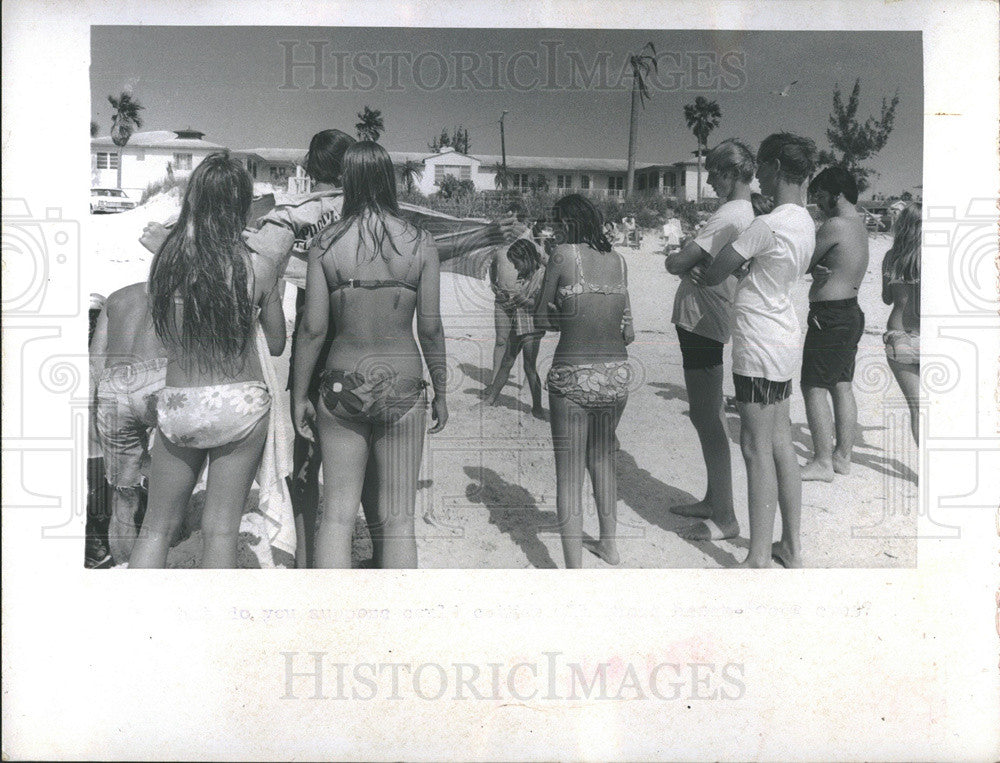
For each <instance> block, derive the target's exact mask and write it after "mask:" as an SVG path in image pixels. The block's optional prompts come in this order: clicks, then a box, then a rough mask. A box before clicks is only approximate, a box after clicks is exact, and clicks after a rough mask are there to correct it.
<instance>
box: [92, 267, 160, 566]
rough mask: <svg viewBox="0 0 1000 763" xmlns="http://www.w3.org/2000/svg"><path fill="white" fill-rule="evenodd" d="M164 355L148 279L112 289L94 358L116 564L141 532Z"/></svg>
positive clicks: (95, 340)
mask: <svg viewBox="0 0 1000 763" xmlns="http://www.w3.org/2000/svg"><path fill="white" fill-rule="evenodd" d="M165 355H166V353H165V352H164V350H163V347H162V345H161V344H160V340H159V339H158V338H157V336H156V332H155V331H154V330H153V321H152V318H151V316H150V313H149V301H148V299H147V297H146V284H145V282H143V283H135V284H132V285H131V286H126V287H124V288H123V289H119V290H118V291H116V292H113V293H112V294H111V296H109V297H108V300H107V302H106V304H105V306H104V309H103V310H102V311H101V314H100V315H99V316H98V318H97V325H96V327H95V328H94V336H93V339H91V342H90V363H91V379H92V380H93V381H92V383H94V384H95V385H96V407H95V409H94V410H95V414H94V415H95V418H96V423H97V437H98V440H99V442H100V444H101V450H103V452H104V463H105V470H106V475H107V480H108V482H109V483H110V484H111V487H112V488H113V489H114V493H113V494H112V496H111V523H110V527H109V528H108V546H109V549H110V551H111V556H112V558H113V559H114V561H115V563H116V564H121V563H122V562H125V561H128V558H129V555H130V554H131V553H132V546H133V545H134V544H135V539H136V535H137V533H138V527H139V520H138V519H137V517H136V515H137V513H138V512H139V511H140V509H141V507H142V505H143V499H144V497H145V495H144V494H145V490H144V488H143V487H142V473H143V469H144V468H145V466H146V462H147V461H148V459H149V431H150V429H152V428H153V427H154V426H156V393H157V392H159V390H160V389H162V388H163V386H164V384H165V381H166V375H167V359H166V357H165Z"/></svg>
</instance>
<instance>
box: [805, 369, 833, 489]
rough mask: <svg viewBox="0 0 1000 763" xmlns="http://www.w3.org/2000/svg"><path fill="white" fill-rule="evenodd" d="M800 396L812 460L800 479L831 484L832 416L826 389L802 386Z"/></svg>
mask: <svg viewBox="0 0 1000 763" xmlns="http://www.w3.org/2000/svg"><path fill="white" fill-rule="evenodd" d="M802 396H803V397H804V398H805V401H806V420H807V421H808V422H809V432H810V434H812V440H813V458H812V461H810V462H809V463H807V464H806V465H805V466H803V467H802V470H801V474H802V479H803V480H805V481H807V482H808V481H810V480H816V481H819V482H833V415H832V414H831V413H830V404H829V403H828V402H827V400H826V396H827V389H826V388H825V387H807V386H805V385H803V386H802Z"/></svg>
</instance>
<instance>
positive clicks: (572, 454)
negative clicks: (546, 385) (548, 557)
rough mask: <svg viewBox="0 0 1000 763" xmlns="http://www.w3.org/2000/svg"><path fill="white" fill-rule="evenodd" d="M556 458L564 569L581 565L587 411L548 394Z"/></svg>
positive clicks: (557, 396)
mask: <svg viewBox="0 0 1000 763" xmlns="http://www.w3.org/2000/svg"><path fill="white" fill-rule="evenodd" d="M549 411H550V412H551V416H550V425H551V427H552V449H553V452H554V453H555V458H556V516H557V517H558V520H559V534H560V536H561V537H562V547H563V556H564V557H565V559H566V567H567V569H573V568H579V567H582V566H583V474H584V470H585V469H586V459H587V457H586V452H587V412H586V411H585V410H584V409H583V408H581V407H580V406H578V405H577V404H576V403H573V402H571V401H570V400H567V399H566V398H565V397H562V396H561V395H552V394H550V395H549Z"/></svg>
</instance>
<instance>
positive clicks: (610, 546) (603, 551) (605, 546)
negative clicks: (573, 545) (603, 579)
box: [583, 538, 621, 567]
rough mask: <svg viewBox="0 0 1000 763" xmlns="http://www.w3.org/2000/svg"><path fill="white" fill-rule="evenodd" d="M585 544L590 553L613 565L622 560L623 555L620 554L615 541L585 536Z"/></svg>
mask: <svg viewBox="0 0 1000 763" xmlns="http://www.w3.org/2000/svg"><path fill="white" fill-rule="evenodd" d="M583 546H584V548H586V549H587V550H588V551H589V552H590V553H592V554H594V555H595V556H597V557H600V558H601V559H603V560H604V561H605V562H607V563H608V564H610V565H611V566H613V567H614V566H617V565H618V563H619V562H620V561H621V557H620V556H619V555H618V549H617V548H616V547H615V544H614V543H607V542H605V541H603V540H590V539H589V538H585V539H584V541H583Z"/></svg>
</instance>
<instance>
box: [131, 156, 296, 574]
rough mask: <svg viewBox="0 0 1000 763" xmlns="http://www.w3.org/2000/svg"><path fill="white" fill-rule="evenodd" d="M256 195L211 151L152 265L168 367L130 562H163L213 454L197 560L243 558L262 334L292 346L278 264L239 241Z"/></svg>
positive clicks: (274, 343)
mask: <svg viewBox="0 0 1000 763" xmlns="http://www.w3.org/2000/svg"><path fill="white" fill-rule="evenodd" d="M252 199H253V182H252V180H251V179H250V176H249V175H248V174H247V172H246V170H244V169H243V167H242V166H241V165H240V164H239V163H238V162H237V161H235V160H234V159H232V158H231V157H230V156H229V154H228V152H223V153H217V154H212V155H210V156H208V157H206V158H205V159H204V161H202V163H201V164H199V165H198V166H197V167H196V168H195V169H194V171H193V172H192V173H191V178H190V180H189V182H188V188H187V192H186V193H185V194H184V201H183V204H182V206H181V213H180V217H179V219H178V221H177V224H176V225H175V226H174V227H173V229H172V230H171V231H170V233H169V235H168V236H167V239H166V241H165V242H164V243H163V245H162V247H161V248H160V250H159V251H158V252H157V254H156V256H155V257H154V258H153V262H152V265H151V267H150V273H149V302H150V309H151V312H152V317H153V327H154V329H155V331H156V334H157V336H158V337H159V338H160V340H161V341H162V342H163V345H164V348H165V349H166V352H167V375H166V387H165V388H164V389H163V390H162V391H161V392H160V393H159V395H158V398H157V429H158V431H157V438H156V444H155V445H154V447H153V452H152V468H151V473H150V480H149V493H150V495H149V504H148V507H147V509H146V515H145V518H144V519H143V523H142V528H141V530H140V533H139V538H138V540H137V541H136V544H135V547H134V549H133V551H132V556H131V558H130V560H129V564H130V566H131V567H163V566H164V565H165V564H166V557H167V551H168V549H169V545H170V541H171V538H172V537H173V536H174V534H175V532H176V531H177V529H178V527H179V525H180V523H181V522H182V520H183V516H184V509H185V507H186V506H187V503H188V500H189V499H190V497H191V493H192V491H193V490H194V486H195V484H196V483H197V481H198V475H199V473H200V472H201V468H202V465H203V464H204V462H205V459H206V458H207V459H208V461H209V468H208V482H207V490H206V496H205V506H204V510H203V513H202V533H203V536H204V558H203V562H202V566H204V567H235V566H236V545H237V537H238V533H239V526H240V519H241V517H242V514H243V508H244V505H245V503H246V499H247V495H248V494H249V492H250V487H251V485H252V483H253V479H254V475H255V473H256V471H257V467H258V466H259V463H260V459H261V455H262V452H263V447H264V441H265V438H266V436H267V429H268V420H267V414H268V413H269V411H270V407H271V396H270V393H269V391H268V388H267V386H266V384H265V383H264V378H265V376H264V368H263V363H265V362H270V361H269V359H268V358H266V356H262V352H261V350H262V342H266V346H267V350H269V351H270V353H271V354H273V355H280V354H281V352H282V351H283V349H284V346H285V319H284V314H283V311H282V308H281V287H282V285H283V282H282V281H280V280H278V279H276V278H275V277H274V272H273V267H271V266H265V267H264V268H263V270H266V271H267V272H268V275H266V276H261V274H260V273H258V272H257V271H258V270H261V268H260V267H258V268H256V269H255V266H254V262H253V261H252V260H251V257H250V254H249V252H248V250H247V248H246V245H245V244H244V241H243V238H242V233H243V228H244V227H245V226H246V224H247V215H248V213H249V211H250V204H251V201H252ZM258 324H259V326H260V330H258V328H257V327H258ZM261 332H262V333H261Z"/></svg>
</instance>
